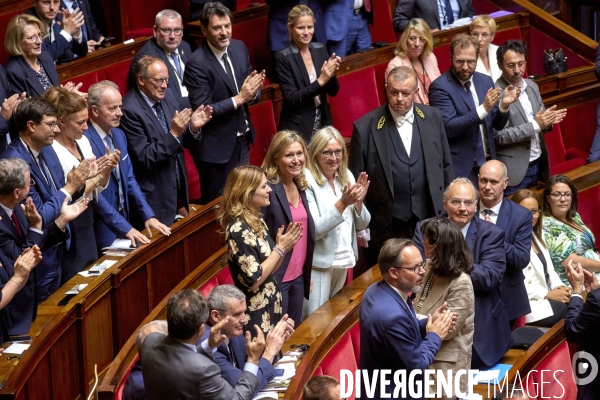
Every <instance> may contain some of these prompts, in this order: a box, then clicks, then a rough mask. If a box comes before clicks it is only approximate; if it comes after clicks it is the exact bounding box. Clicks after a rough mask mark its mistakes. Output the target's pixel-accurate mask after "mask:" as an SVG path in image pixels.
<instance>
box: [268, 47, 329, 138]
mask: <svg viewBox="0 0 600 400" xmlns="http://www.w3.org/2000/svg"><path fill="white" fill-rule="evenodd" d="M309 50H310V55H311V57H312V60H313V64H314V66H315V70H316V72H317V77H318V76H319V75H320V74H321V67H322V66H323V64H324V63H325V61H327V60H328V59H329V54H328V53H327V49H326V48H325V46H323V45H322V44H321V43H318V42H312V43H310V45H309ZM275 71H276V72H277V77H278V79H279V86H280V87H281V93H282V95H283V105H282V109H281V116H280V117H279V126H278V127H277V128H278V129H279V130H284V129H290V130H293V131H296V132H298V133H300V134H301V135H302V137H303V138H304V140H305V141H306V143H310V139H311V137H312V133H313V127H314V126H315V114H316V110H317V107H316V106H315V96H319V97H320V99H321V105H320V106H319V109H320V110H321V122H322V124H323V126H326V125H332V124H333V122H332V120H331V112H330V111H329V104H328V103H327V95H329V96H335V95H336V94H337V93H338V90H339V89H340V85H339V83H338V80H337V77H336V76H335V75H334V76H333V77H332V78H331V79H330V80H329V82H327V84H326V85H325V86H324V87H321V86H320V85H319V82H318V81H316V80H315V81H314V82H313V83H311V82H310V78H309V77H308V71H307V70H306V66H305V65H304V61H303V60H302V56H301V55H300V52H299V51H298V47H296V44H295V43H290V45H289V46H287V47H286V48H284V49H283V50H281V51H279V52H277V54H275Z"/></svg>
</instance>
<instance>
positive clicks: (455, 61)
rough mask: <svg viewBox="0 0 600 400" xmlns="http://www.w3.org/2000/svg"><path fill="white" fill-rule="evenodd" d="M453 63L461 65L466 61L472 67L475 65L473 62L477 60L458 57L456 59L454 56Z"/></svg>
mask: <svg viewBox="0 0 600 400" xmlns="http://www.w3.org/2000/svg"><path fill="white" fill-rule="evenodd" d="M454 63H455V64H456V65H461V66H462V65H464V64H465V63H467V65H468V66H469V67H472V66H474V65H475V63H477V60H459V59H456V58H455V59H454Z"/></svg>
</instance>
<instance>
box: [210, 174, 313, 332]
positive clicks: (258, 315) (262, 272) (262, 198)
mask: <svg viewBox="0 0 600 400" xmlns="http://www.w3.org/2000/svg"><path fill="white" fill-rule="evenodd" d="M270 193H271V188H270V187H269V185H267V177H266V175H265V173H264V172H263V170H262V169H261V168H258V167H255V166H251V165H244V166H240V167H236V168H234V169H233V170H232V171H231V172H230V173H229V176H228V177H227V183H226V184H225V188H224V189H223V201H222V203H221V208H220V209H219V211H218V215H217V218H218V220H219V223H220V224H221V227H222V228H223V230H224V231H225V240H226V241H227V246H228V248H229V260H230V262H229V271H230V272H231V277H232V278H233V281H234V282H235V286H237V287H238V288H239V289H240V290H242V291H243V292H244V293H245V294H246V305H247V307H248V309H247V310H246V315H248V316H249V319H248V323H247V324H246V325H245V326H244V331H250V332H251V333H252V334H255V333H256V332H254V329H253V326H254V325H258V326H259V327H260V328H261V330H262V331H263V332H264V334H265V335H266V334H267V333H269V332H270V331H271V330H272V329H273V328H274V327H275V325H276V324H277V323H278V322H279V320H280V319H281V317H282V316H283V313H282V307H281V291H280V290H279V284H278V283H277V281H276V280H275V279H274V278H273V273H274V272H275V271H277V268H279V266H280V265H281V262H282V261H283V259H284V257H285V255H286V254H287V253H288V252H289V251H291V250H292V249H293V248H294V245H295V244H296V243H297V242H298V240H300V238H301V237H302V226H301V225H300V224H299V223H293V224H292V223H290V224H289V225H288V226H287V229H286V233H285V234H284V233H283V230H284V227H283V226H281V227H279V228H278V230H277V236H276V240H275V243H273V240H272V239H271V237H270V236H269V229H268V228H267V225H266V224H265V221H264V220H263V219H262V215H261V213H260V209H261V208H262V207H267V206H268V205H269V204H270Z"/></svg>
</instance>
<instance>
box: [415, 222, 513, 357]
mask: <svg viewBox="0 0 600 400" xmlns="http://www.w3.org/2000/svg"><path fill="white" fill-rule="evenodd" d="M413 240H414V242H415V245H416V246H417V247H418V248H419V250H420V251H421V255H422V256H423V258H425V251H424V250H423V238H422V235H421V222H419V223H418V224H417V227H416V228H415V237H414V238H413ZM465 241H466V242H467V245H468V246H469V250H471V254H472V255H473V272H471V281H472V282H473V289H474V290H475V334H474V335H473V348H474V349H475V350H476V351H477V354H479V357H481V360H482V361H483V362H485V363H486V364H487V365H490V366H491V365H494V364H496V363H497V362H498V360H500V358H501V357H502V356H503V355H504V354H505V353H506V352H507V351H508V349H510V347H511V345H512V343H511V342H512V339H511V336H510V327H509V325H508V318H506V313H505V312H504V302H503V301H502V299H501V296H500V282H501V281H502V277H503V276H504V273H505V271H506V259H505V256H504V231H502V229H500V228H498V227H497V226H495V225H494V224H490V223H489V222H486V221H483V220H482V219H480V218H478V217H477V216H474V217H473V219H472V220H471V224H470V225H469V229H468V230H467V236H466V238H465Z"/></svg>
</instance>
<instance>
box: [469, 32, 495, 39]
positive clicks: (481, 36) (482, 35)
mask: <svg viewBox="0 0 600 400" xmlns="http://www.w3.org/2000/svg"><path fill="white" fill-rule="evenodd" d="M471 36H472V37H474V38H475V39H479V38H482V39H484V40H487V39H489V38H490V36H492V35H490V34H489V33H471Z"/></svg>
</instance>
